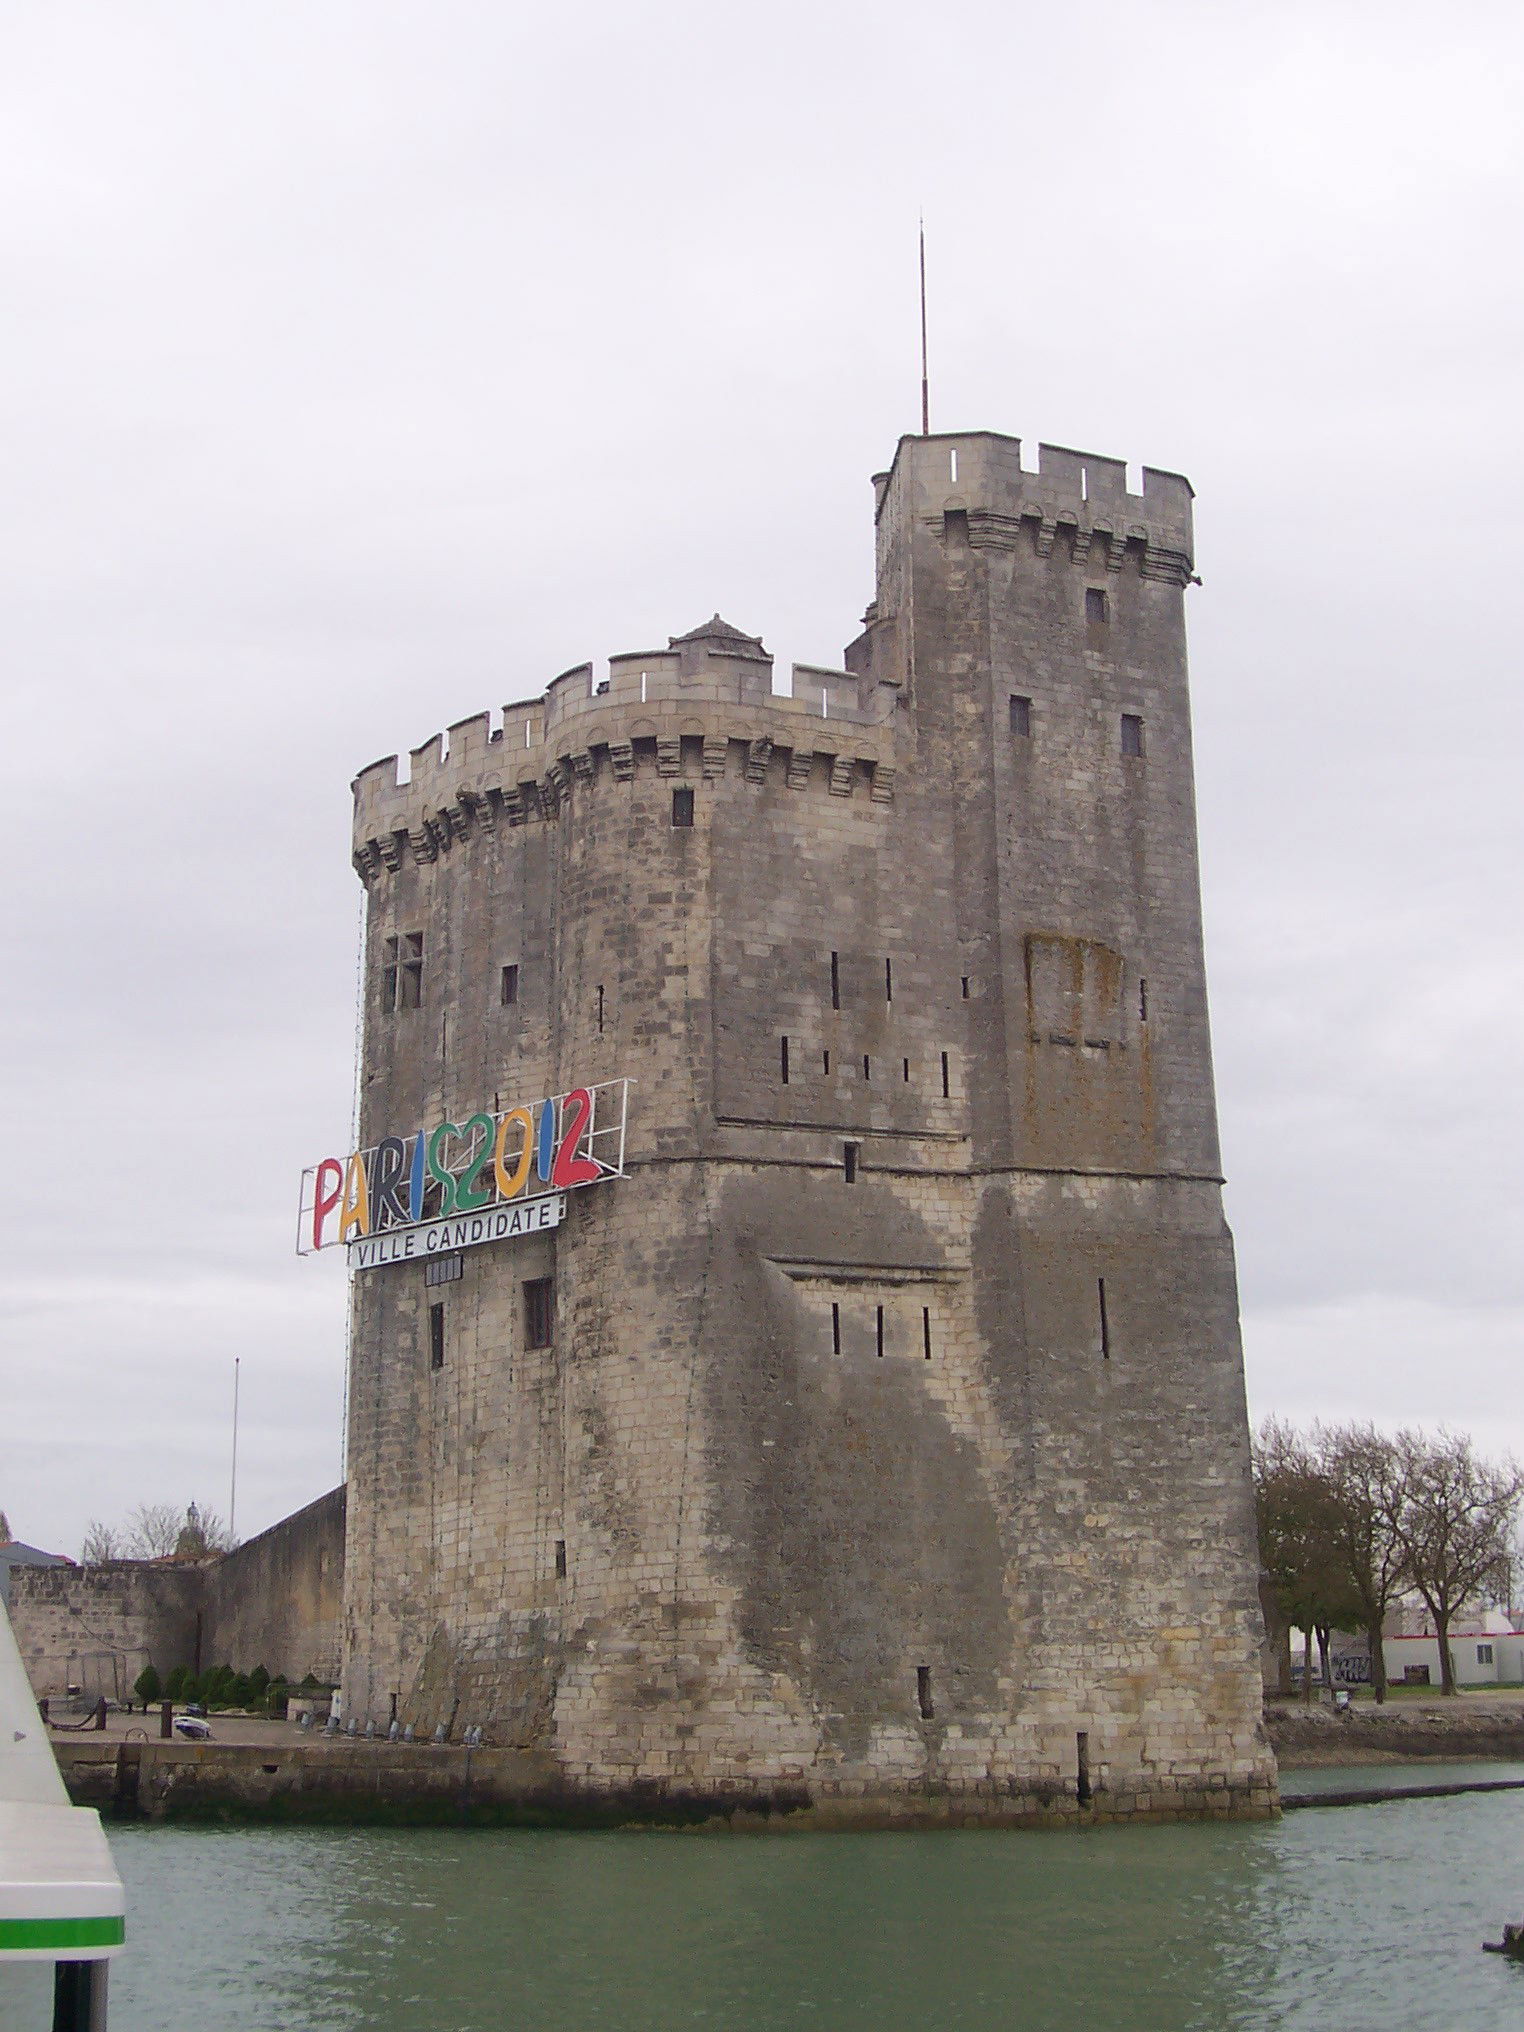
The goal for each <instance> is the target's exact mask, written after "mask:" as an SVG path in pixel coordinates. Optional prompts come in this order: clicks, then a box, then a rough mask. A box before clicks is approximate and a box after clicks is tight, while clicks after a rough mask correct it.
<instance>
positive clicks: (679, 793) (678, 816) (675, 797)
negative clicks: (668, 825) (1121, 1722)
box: [672, 785, 693, 826]
mask: <svg viewBox="0 0 1524 2032" xmlns="http://www.w3.org/2000/svg"><path fill="white" fill-rule="evenodd" d="M672 823H673V824H674V825H675V826H691V825H692V823H693V792H692V790H691V789H689V788H688V787H687V786H686V785H685V786H684V788H683V789H681V790H674V791H673V793H672Z"/></svg>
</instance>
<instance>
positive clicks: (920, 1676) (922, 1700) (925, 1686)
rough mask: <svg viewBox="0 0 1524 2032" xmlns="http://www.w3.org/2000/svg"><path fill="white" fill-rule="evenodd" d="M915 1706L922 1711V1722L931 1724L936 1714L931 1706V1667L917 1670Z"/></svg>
mask: <svg viewBox="0 0 1524 2032" xmlns="http://www.w3.org/2000/svg"><path fill="white" fill-rule="evenodd" d="M915 1704H916V1706H917V1707H918V1708H919V1709H920V1710H921V1720H922V1721H923V1722H929V1721H930V1720H931V1718H932V1716H933V1715H934V1714H935V1713H936V1709H935V1708H934V1707H933V1706H932V1704H931V1667H930V1666H929V1665H918V1666H917V1667H916V1669H915Z"/></svg>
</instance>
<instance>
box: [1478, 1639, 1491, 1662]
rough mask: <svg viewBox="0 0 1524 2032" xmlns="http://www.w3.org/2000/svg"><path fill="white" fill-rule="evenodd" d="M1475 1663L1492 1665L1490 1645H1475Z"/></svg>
mask: <svg viewBox="0 0 1524 2032" xmlns="http://www.w3.org/2000/svg"><path fill="white" fill-rule="evenodd" d="M1476 1662H1477V1664H1478V1665H1490V1664H1491V1663H1492V1646H1491V1645H1490V1644H1478V1645H1477V1647H1476Z"/></svg>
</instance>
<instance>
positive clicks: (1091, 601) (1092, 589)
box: [1085, 586, 1111, 628]
mask: <svg viewBox="0 0 1524 2032" xmlns="http://www.w3.org/2000/svg"><path fill="white" fill-rule="evenodd" d="M1085 619H1086V620H1087V621H1090V622H1095V623H1098V624H1099V625H1100V626H1101V627H1103V628H1104V627H1105V625H1106V623H1107V622H1108V621H1109V620H1110V619H1111V595H1110V594H1109V593H1106V592H1103V591H1102V590H1101V588H1100V587H1099V586H1086V588H1085Z"/></svg>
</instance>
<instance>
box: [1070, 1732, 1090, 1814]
mask: <svg viewBox="0 0 1524 2032" xmlns="http://www.w3.org/2000/svg"><path fill="white" fill-rule="evenodd" d="M1074 1748H1075V1752H1076V1761H1077V1763H1078V1766H1079V1776H1078V1779H1077V1781H1076V1784H1075V1788H1074V1790H1075V1795H1076V1797H1077V1798H1078V1800H1079V1803H1080V1805H1081V1806H1088V1805H1089V1804H1090V1731H1089V1730H1088V1729H1078V1730H1076V1731H1075V1736H1074Z"/></svg>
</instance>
